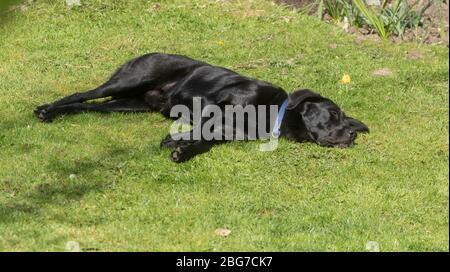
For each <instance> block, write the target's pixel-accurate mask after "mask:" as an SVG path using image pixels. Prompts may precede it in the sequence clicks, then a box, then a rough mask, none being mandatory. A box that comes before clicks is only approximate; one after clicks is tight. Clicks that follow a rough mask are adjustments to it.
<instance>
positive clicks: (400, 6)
mask: <svg viewBox="0 0 450 272" xmlns="http://www.w3.org/2000/svg"><path fill="white" fill-rule="evenodd" d="M432 3H433V2H432V1H431V0H430V1H428V2H427V3H426V4H425V5H424V6H423V7H422V8H421V9H419V11H418V12H417V11H416V10H415V9H414V8H415V7H416V6H417V5H418V4H419V0H417V1H416V2H415V3H413V4H412V5H410V4H408V3H407V1H404V0H397V1H396V2H395V3H394V4H393V5H391V6H386V7H384V8H383V9H382V10H381V12H380V16H381V18H382V19H383V21H384V24H385V25H386V26H387V27H388V28H389V29H391V30H392V32H393V33H394V34H395V35H397V36H403V34H404V33H405V31H406V30H407V29H409V28H416V27H419V26H421V25H423V18H424V17H423V15H424V13H425V11H426V10H427V9H428V8H429V7H430V6H431V5H432Z"/></svg>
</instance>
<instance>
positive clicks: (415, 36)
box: [274, 0, 449, 46]
mask: <svg viewBox="0 0 450 272" xmlns="http://www.w3.org/2000/svg"><path fill="white" fill-rule="evenodd" d="M274 1H275V3H277V4H283V5H288V6H291V7H294V8H298V9H307V10H309V11H311V9H310V8H311V5H312V4H313V3H314V2H316V1H314V0H274ZM410 2H411V3H413V2H415V0H410ZM425 3H426V1H424V0H422V1H421V3H419V6H420V5H424V4H425ZM448 6H449V1H448V0H445V1H443V0H436V1H434V3H433V4H432V5H431V7H430V8H428V10H427V11H426V12H425V15H424V24H423V26H422V27H420V28H418V29H410V30H407V31H406V33H405V34H404V35H403V37H395V36H394V37H392V41H394V42H402V41H418V42H423V43H428V44H436V43H442V44H446V45H447V46H448V45H449V18H448V17H449V14H448V12H449V10H448ZM324 20H325V21H328V22H331V20H330V19H329V16H327V15H326V14H325V16H324ZM346 31H348V32H351V33H356V34H357V35H358V38H357V42H361V41H363V40H367V39H374V40H376V39H377V38H376V37H373V36H374V35H375V34H374V32H373V31H369V30H367V29H357V28H354V27H350V28H349V29H348V30H346Z"/></svg>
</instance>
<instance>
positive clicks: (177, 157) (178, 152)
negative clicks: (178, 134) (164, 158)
mask: <svg viewBox="0 0 450 272" xmlns="http://www.w3.org/2000/svg"><path fill="white" fill-rule="evenodd" d="M170 158H171V159H172V161H173V162H176V163H180V162H184V161H186V160H188V159H189V157H187V156H185V154H184V153H183V150H182V149H181V148H180V147H177V148H175V150H174V151H172V154H170Z"/></svg>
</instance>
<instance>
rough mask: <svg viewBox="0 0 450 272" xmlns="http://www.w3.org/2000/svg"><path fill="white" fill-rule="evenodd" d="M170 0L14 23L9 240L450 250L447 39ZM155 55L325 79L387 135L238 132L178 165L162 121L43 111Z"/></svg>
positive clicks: (267, 75) (278, 11) (7, 35)
mask: <svg viewBox="0 0 450 272" xmlns="http://www.w3.org/2000/svg"><path fill="white" fill-rule="evenodd" d="M158 3H159V4H155V3H154V2H153V1H144V0H139V1H125V0H124V1H113V0H110V1H104V0H102V1H100V0H84V1H82V4H83V6H81V7H77V8H74V9H72V10H70V9H68V8H67V7H66V5H65V2H64V1H62V0H61V1H56V0H38V1H34V2H33V3H32V4H31V5H29V6H28V7H26V8H23V9H22V10H19V11H18V12H16V14H15V15H14V16H13V17H12V18H10V20H8V21H7V22H6V23H4V24H3V25H2V26H0V92H1V95H0V105H1V106H0V147H1V148H0V250H2V251H61V250H64V248H65V245H66V242H67V241H77V242H79V243H80V245H81V247H82V248H83V249H84V250H86V251H91V250H99V251H126V250H132V251H181V250H189V251H190V250H192V251H229V250H232V251H247V250H256V251H272V250H273V251H364V250H365V245H366V243H367V242H368V241H377V242H378V243H379V245H380V249H381V251H448V250H449V230H448V227H449V221H448V216H449V214H448V212H449V206H448V204H449V190H448V171H449V168H448V167H449V166H448V163H449V141H448V136H449V130H448V129H449V127H448V122H449V119H448V113H449V105H448V99H449V96H448V87H449V85H448V84H449V81H448V80H449V74H448V73H449V67H448V64H449V63H448V54H449V51H448V48H447V47H444V46H440V45H435V46H426V45H420V44H400V45H398V44H397V45H394V44H391V43H388V42H386V43H384V42H375V41H363V42H357V41H356V37H355V36H351V35H349V34H346V33H344V32H343V31H342V30H340V29H339V28H337V27H334V26H331V25H327V24H324V23H323V22H320V21H318V20H317V19H316V18H311V17H307V16H304V15H302V14H300V13H298V12H295V11H292V10H290V9H288V8H284V7H280V6H276V5H274V4H272V3H270V2H268V1H256V0H255V1H219V0H217V1H206V0H205V1H198V0H195V1H190V0H189V1H188V0H179V1H178V0H177V1H175V0H167V1H164V0H161V1H159V2H158ZM2 16H3V15H2ZM154 51H159V52H167V53H178V54H185V55H189V56H191V57H193V58H198V59H201V60H204V61H207V62H209V63H212V64H217V65H221V66H226V67H228V68H231V69H234V70H236V71H238V72H240V73H242V74H244V75H247V76H251V77H256V78H260V79H263V80H266V81H270V82H273V83H275V84H277V85H280V86H281V87H283V88H284V89H285V90H287V91H293V90H295V89H297V88H311V89H314V90H316V91H317V92H320V93H321V94H323V95H324V96H327V97H330V98H331V99H332V100H334V101H335V102H336V103H337V104H338V105H340V106H341V107H342V108H343V109H344V110H345V111H346V112H347V113H348V114H349V115H351V116H353V117H355V118H357V119H360V120H362V121H363V122H365V123H366V124H367V125H368V126H369V127H370V129H371V133H370V134H366V135H361V136H360V137H358V140H357V145H356V146H354V147H353V148H348V149H333V148H324V147H320V146H318V145H315V144H310V143H305V144H298V143H292V142H288V141H285V140H281V141H280V145H279V148H278V149H277V150H276V151H274V152H259V151H258V147H259V144H260V143H261V142H248V143H244V142H234V143H230V144H225V145H220V146H216V147H214V148H213V149H212V150H211V152H208V153H206V154H202V155H200V156H198V157H195V158H194V159H193V160H191V161H189V162H186V163H183V164H175V163H173V162H171V161H170V159H169V153H170V151H169V150H165V149H164V150H162V149H160V148H159V143H160V140H161V139H162V138H163V137H164V136H165V135H166V134H167V133H168V130H169V127H170V125H171V122H170V121H168V120H165V119H164V118H163V117H162V116H161V115H159V114H157V113H152V114H119V113H117V114H110V115H105V114H96V113H88V114H80V115H74V116H65V117H63V118H58V119H56V120H55V121H54V122H53V123H51V124H43V123H40V122H39V121H38V120H37V119H36V118H34V116H33V115H32V111H33V109H34V107H35V106H37V105H39V104H43V103H46V102H50V101H52V100H55V99H57V98H60V97H62V96H64V95H68V94H70V93H73V92H75V91H83V90H87V89H90V88H92V87H95V86H97V85H99V84H100V83H102V82H103V81H104V80H105V79H106V78H107V77H108V76H109V75H110V74H111V73H112V72H113V71H114V69H115V68H116V67H117V66H118V65H120V64H121V63H123V62H124V61H126V60H128V59H130V58H132V57H135V56H138V55H141V54H144V53H147V52H154ZM411 51H414V52H415V54H419V55H421V56H422V58H419V59H411V58H409V57H408V53H409V52H411ZM381 68H389V69H391V71H392V72H393V74H392V75H391V76H384V77H380V76H374V75H372V73H373V71H375V70H378V69H381ZM343 74H349V75H350V76H351V78H352V82H351V83H350V84H347V85H343V84H340V83H339V80H340V79H341V77H342V75H343ZM217 228H227V229H230V230H231V231H232V232H231V234H230V235H229V236H227V237H220V236H217V235H216V234H215V230H216V229H217Z"/></svg>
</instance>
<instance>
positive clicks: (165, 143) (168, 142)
mask: <svg viewBox="0 0 450 272" xmlns="http://www.w3.org/2000/svg"><path fill="white" fill-rule="evenodd" d="M160 146H161V147H166V148H175V147H177V146H178V141H175V140H174V139H173V138H172V136H171V135H170V134H169V135H167V136H166V138H164V140H162V141H161V144H160Z"/></svg>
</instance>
